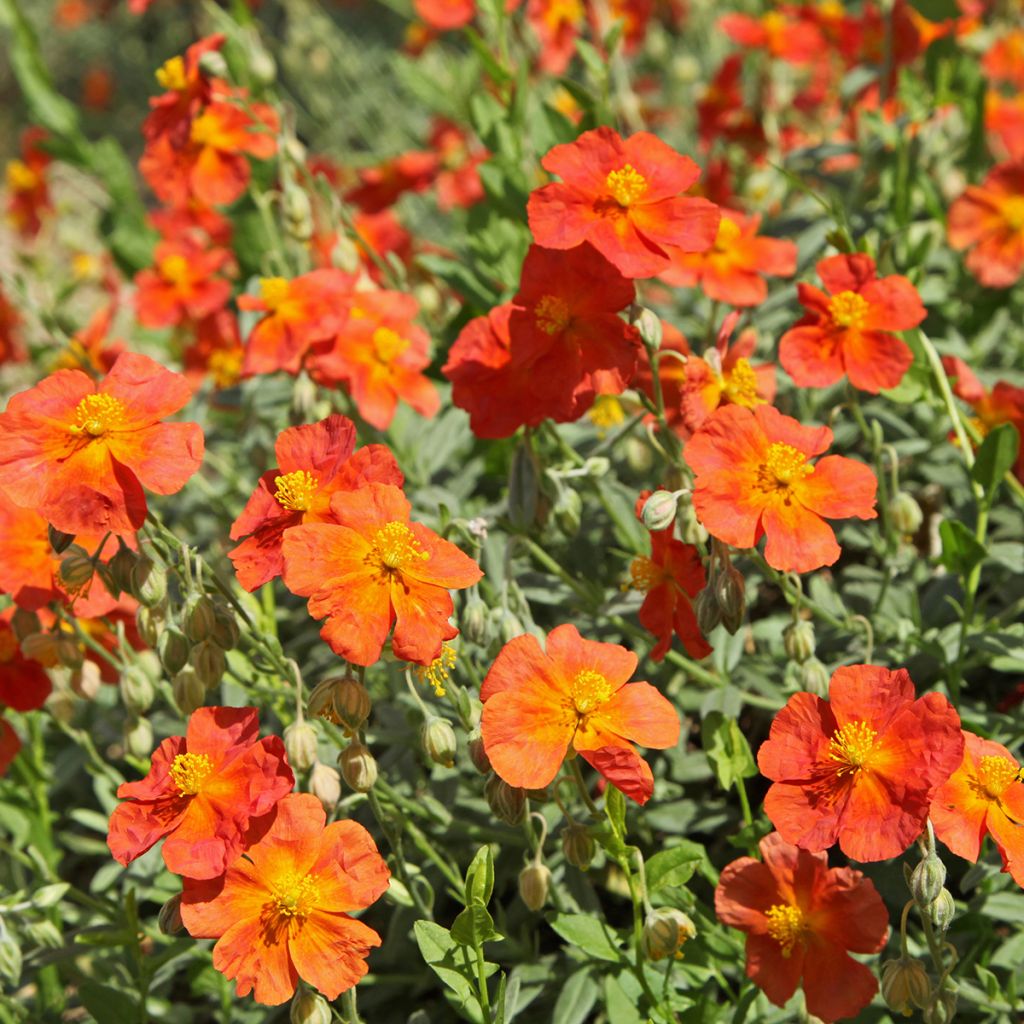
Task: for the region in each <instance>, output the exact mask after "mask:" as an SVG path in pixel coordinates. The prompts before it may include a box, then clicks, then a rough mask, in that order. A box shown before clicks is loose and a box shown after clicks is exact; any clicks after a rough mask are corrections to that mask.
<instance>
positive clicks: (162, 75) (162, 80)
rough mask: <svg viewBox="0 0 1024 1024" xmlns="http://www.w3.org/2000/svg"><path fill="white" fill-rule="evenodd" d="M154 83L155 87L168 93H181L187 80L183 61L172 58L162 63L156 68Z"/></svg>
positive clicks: (179, 58) (178, 58)
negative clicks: (157, 86)
mask: <svg viewBox="0 0 1024 1024" xmlns="http://www.w3.org/2000/svg"><path fill="white" fill-rule="evenodd" d="M156 81H157V85H159V86H160V87H161V88H162V89H166V90H167V91H168V92H181V91H182V90H183V89H184V88H185V86H186V85H188V79H187V78H186V77H185V61H184V59H183V58H181V57H172V58H171V59H170V60H166V61H164V63H163V64H162V65H161V66H160V67H159V68H157V71H156Z"/></svg>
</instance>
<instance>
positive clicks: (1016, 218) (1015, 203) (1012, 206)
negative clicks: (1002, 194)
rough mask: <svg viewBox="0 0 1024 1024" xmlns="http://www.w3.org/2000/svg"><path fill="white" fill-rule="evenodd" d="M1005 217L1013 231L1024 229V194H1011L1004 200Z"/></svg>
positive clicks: (1003, 211) (1007, 224)
mask: <svg viewBox="0 0 1024 1024" xmlns="http://www.w3.org/2000/svg"><path fill="white" fill-rule="evenodd" d="M1002 213H1003V219H1004V220H1005V221H1006V226H1007V227H1008V228H1009V229H1010V230H1011V231H1014V232H1016V231H1024V196H1010V197H1009V198H1008V199H1004V200H1003V202H1002Z"/></svg>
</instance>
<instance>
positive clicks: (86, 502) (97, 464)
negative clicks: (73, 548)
mask: <svg viewBox="0 0 1024 1024" xmlns="http://www.w3.org/2000/svg"><path fill="white" fill-rule="evenodd" d="M191 397H192V388H191V386H190V385H189V383H188V381H187V380H186V379H185V378H184V377H183V376H181V374H178V373H172V372H171V371H170V370H166V369H164V368H163V367H162V366H160V365H159V364H158V363H155V362H154V361H153V360H152V359H150V358H149V357H148V356H143V355H139V354H137V353H134V352H124V353H122V354H121V355H120V356H118V358H117V361H116V362H115V363H114V366H113V367H112V369H111V371H110V373H109V374H107V376H106V377H105V378H104V379H103V380H102V381H101V382H100V383H99V384H98V385H97V384H95V383H94V382H93V381H92V379H91V378H90V377H89V376H87V375H86V374H84V373H82V372H81V371H80V370H58V371H57V372H56V373H53V374H51V375H50V376H49V377H47V378H46V379H45V380H43V381H41V382H40V383H39V384H37V385H36V386H35V387H34V388H31V389H29V390H28V391H22V392H21V393H20V394H17V395H15V396H14V397H13V398H11V400H10V401H9V402H8V403H7V409H6V411H5V412H3V413H0V488H2V489H3V490H5V491H6V492H7V494H8V496H9V497H10V498H11V500H12V501H14V502H15V504H18V505H21V506H23V507H25V508H32V509H35V510H36V511H37V512H39V514H40V515H42V516H44V517H45V518H46V519H47V520H48V521H49V522H50V523H52V524H53V525H54V526H55V527H56V528H57V529H58V530H63V531H64V532H65V533H90V534H95V533H103V532H106V531H108V530H109V531H110V532H112V533H116V534H127V533H132V532H134V531H135V530H137V529H138V528H139V527H140V526H142V523H143V522H144V521H145V518H146V512H147V507H146V496H145V494H144V493H143V488H144V487H145V488H146V489H147V490H150V491H154V492H155V493H157V494H174V493H175V492H176V491H179V490H181V488H182V487H183V486H184V485H185V482H186V481H187V480H188V478H189V477H190V476H192V474H193V473H194V472H195V471H196V470H197V469H198V468H199V464H200V463H201V462H202V458H203V447H204V446H203V432H202V430H201V429H200V428H199V426H198V425H197V424H195V423H162V422H161V420H163V418H164V417H165V416H169V415H171V413H174V412H177V410H178V409H180V408H181V407H182V406H183V405H184V404H185V403H186V402H187V401H188V400H189V399H190V398H191Z"/></svg>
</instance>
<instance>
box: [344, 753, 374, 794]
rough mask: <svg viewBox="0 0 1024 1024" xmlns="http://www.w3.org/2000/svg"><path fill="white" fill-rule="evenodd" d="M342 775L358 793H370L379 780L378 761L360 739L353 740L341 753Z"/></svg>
mask: <svg viewBox="0 0 1024 1024" xmlns="http://www.w3.org/2000/svg"><path fill="white" fill-rule="evenodd" d="M338 766H339V767H340V768H341V777H342V778H343V779H344V780H345V782H346V783H347V784H348V786H349V788H351V789H354V790H355V791H356V792H357V793H369V792H370V790H371V789H373V787H374V784H375V783H376V781H377V762H376V760H375V759H374V756H373V754H371V753H370V751H369V750H368V749H367V748H366V747H365V746H364V745H363V744H362V743H360V742H359V741H358V740H353V741H352V742H351V743H350V744H349V745H348V746H347V747H346V748H345V749H344V750H343V751H342V752H341V753H340V754H339V755H338Z"/></svg>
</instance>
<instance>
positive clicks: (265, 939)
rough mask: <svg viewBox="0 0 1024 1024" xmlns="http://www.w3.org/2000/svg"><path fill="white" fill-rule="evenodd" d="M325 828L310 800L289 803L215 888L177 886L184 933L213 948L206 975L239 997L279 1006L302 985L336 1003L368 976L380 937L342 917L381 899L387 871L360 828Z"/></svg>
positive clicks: (339, 824) (190, 883) (296, 797)
mask: <svg viewBox="0 0 1024 1024" xmlns="http://www.w3.org/2000/svg"><path fill="white" fill-rule="evenodd" d="M326 820H327V818H326V815H325V813H324V809H323V806H322V805H321V803H320V801H319V800H317V798H316V797H315V796H312V795H311V794H309V793H292V794H290V795H288V796H286V797H285V798H284V799H283V800H281V801H280V803H278V805H277V811H276V814H275V816H274V820H273V824H272V825H271V826H270V828H269V830H268V831H267V832H266V834H265V835H264V836H262V838H261V839H260V840H259V842H257V843H255V844H254V845H253V846H250V847H249V849H248V850H246V853H245V856H244V857H239V858H238V859H237V860H235V861H234V862H233V863H232V864H231V865H229V867H228V869H227V872H226V873H225V875H224V877H223V878H216V879H211V880H209V881H196V880H195V879H193V878H186V879H185V882H184V887H183V891H182V897H181V920H182V923H183V924H184V925H185V927H186V928H187V929H188V932H189V934H190V935H192V936H193V937H194V938H198V939H217V940H218V941H217V944H216V945H215V946H214V947H213V966H214V967H216V968H217V970H218V971H220V972H221V973H222V974H223V975H224V976H225V977H226V978H231V979H234V981H235V983H236V985H237V991H238V995H239V996H245V995H248V994H249V993H250V992H251V993H252V994H253V998H255V1000H256V1002H258V1003H264V1004H266V1005H270V1006H277V1005H278V1004H280V1003H283V1002H284V1001H285V1000H286V999H288V998H290V997H291V996H292V995H293V994H294V992H295V986H296V985H297V984H298V981H299V979H300V978H301V979H302V980H303V981H305V982H307V983H308V984H310V985H312V986H313V987H314V988H316V989H318V990H319V991H320V992H322V993H323V994H324V995H325V996H326V997H327V998H328V999H337V997H338V996H339V995H341V993H342V992H344V991H346V990H347V989H350V988H351V987H352V986H353V985H355V984H356V982H358V981H359V979H360V978H361V977H363V975H364V974H366V957H367V955H368V954H369V952H370V950H371V949H372V948H373V947H375V946H379V945H380V936H379V935H378V934H377V933H376V932H375V931H374V930H373V929H372V928H370V927H368V926H367V925H365V924H363V923H362V922H361V921H356V920H355V919H354V918H352V917H350V916H349V914H350V913H351V912H352V911H354V910H363V909H364V908H366V907H368V906H369V905H370V904H371V903H373V902H374V901H376V900H377V899H378V898H379V897H380V896H381V894H382V893H383V892H384V890H385V889H387V887H388V878H389V872H388V868H387V865H386V864H385V863H384V860H383V858H382V857H381V856H380V854H379V853H378V852H377V847H376V846H375V845H374V842H373V839H372V838H371V836H370V834H369V832H367V831H366V829H365V828H363V826H362V825H358V824H356V823H355V822H354V821H334V822H332V823H331V824H330V825H327V826H326V828H325V827H324V824H325V822H326Z"/></svg>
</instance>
